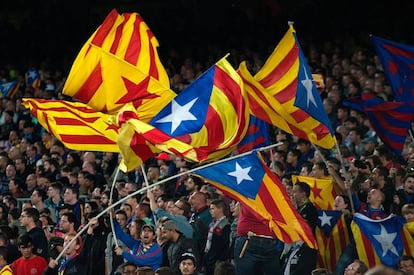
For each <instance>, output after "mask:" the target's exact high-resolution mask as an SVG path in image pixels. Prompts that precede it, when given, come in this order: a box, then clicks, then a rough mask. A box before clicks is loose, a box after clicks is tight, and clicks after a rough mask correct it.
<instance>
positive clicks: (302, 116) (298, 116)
mask: <svg viewBox="0 0 414 275" xmlns="http://www.w3.org/2000/svg"><path fill="white" fill-rule="evenodd" d="M290 116H291V117H292V118H293V119H294V120H295V121H296V122H297V123H301V122H303V121H305V120H307V119H308V118H309V117H310V116H309V115H308V113H306V112H304V111H303V110H301V109H296V110H295V111H293V112H291V113H290Z"/></svg>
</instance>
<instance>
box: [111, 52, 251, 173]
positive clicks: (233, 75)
mask: <svg viewBox="0 0 414 275" xmlns="http://www.w3.org/2000/svg"><path fill="white" fill-rule="evenodd" d="M132 113H133V112H129V113H123V114H122V113H121V115H120V116H119V117H118V119H119V125H122V127H133V128H134V130H135V131H136V132H137V133H139V134H140V135H142V136H143V137H144V138H145V140H146V141H147V142H149V143H150V144H152V145H153V146H155V147H157V148H158V149H159V150H161V151H165V152H169V153H173V154H176V155H180V156H183V157H185V158H187V159H188V160H191V161H194V162H202V161H208V160H215V159H219V158H222V157H224V156H226V155H228V154H230V153H231V152H232V151H233V150H235V149H236V147H237V145H238V144H239V142H240V141H241V140H242V139H243V137H244V136H245V134H246V132H247V129H248V125H249V113H248V101H247V98H246V96H245V93H244V89H243V83H242V81H241V79H240V77H239V75H238V74H237V72H236V71H235V70H234V69H233V67H232V66H231V64H230V63H229V62H228V61H227V60H226V59H225V58H223V59H221V60H220V61H218V62H217V63H216V64H215V65H214V66H212V67H211V68H210V69H209V70H207V71H206V72H205V73H204V74H203V75H201V76H200V77H199V78H197V79H196V80H195V81H193V82H192V83H191V85H190V86H188V87H187V88H186V89H185V90H184V91H182V92H181V93H180V94H179V95H177V96H176V97H175V98H174V99H173V100H172V101H171V102H170V103H169V104H168V105H167V106H165V107H164V108H163V109H162V110H161V111H160V112H159V113H158V114H157V115H156V116H155V117H154V118H153V119H152V120H151V121H150V123H149V124H146V123H145V122H143V121H141V120H140V119H139V117H134V115H133V114H132ZM120 118H121V119H120ZM123 124H127V126H124V125H123ZM119 138H122V136H120V137H119ZM122 152H123V150H121V154H122V155H123V153H122ZM125 165H126V167H127V169H128V170H129V169H133V168H135V167H133V165H129V164H128V163H125Z"/></svg>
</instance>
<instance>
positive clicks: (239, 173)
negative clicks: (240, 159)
mask: <svg viewBox="0 0 414 275" xmlns="http://www.w3.org/2000/svg"><path fill="white" fill-rule="evenodd" d="M250 169H252V167H251V166H250V167H246V168H241V166H240V165H239V163H237V162H236V170H234V171H233V172H230V173H228V174H227V175H229V176H232V177H235V178H236V180H237V184H240V183H241V182H242V181H243V180H250V181H253V179H252V178H251V177H250V176H249V172H250Z"/></svg>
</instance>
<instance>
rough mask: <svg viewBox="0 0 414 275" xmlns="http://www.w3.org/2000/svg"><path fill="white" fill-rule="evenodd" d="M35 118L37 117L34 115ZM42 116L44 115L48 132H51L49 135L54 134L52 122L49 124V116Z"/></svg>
mask: <svg viewBox="0 0 414 275" xmlns="http://www.w3.org/2000/svg"><path fill="white" fill-rule="evenodd" d="M33 115H34V116H35V117H37V115H36V114H33ZM42 115H43V117H44V120H45V121H46V128H47V131H48V132H49V133H53V132H54V131H53V130H52V127H51V126H50V122H49V119H48V116H47V114H46V113H42Z"/></svg>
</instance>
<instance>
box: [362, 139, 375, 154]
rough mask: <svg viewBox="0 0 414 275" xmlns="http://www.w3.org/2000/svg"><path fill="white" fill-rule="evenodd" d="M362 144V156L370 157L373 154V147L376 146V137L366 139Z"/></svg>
mask: <svg viewBox="0 0 414 275" xmlns="http://www.w3.org/2000/svg"><path fill="white" fill-rule="evenodd" d="M362 144H363V145H364V149H363V150H362V155H363V156H370V155H372V154H374V151H375V147H376V146H377V145H378V140H377V137H375V136H372V137H367V138H364V139H363V140H362Z"/></svg>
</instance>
